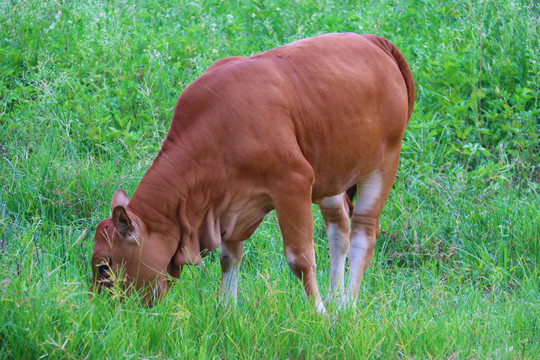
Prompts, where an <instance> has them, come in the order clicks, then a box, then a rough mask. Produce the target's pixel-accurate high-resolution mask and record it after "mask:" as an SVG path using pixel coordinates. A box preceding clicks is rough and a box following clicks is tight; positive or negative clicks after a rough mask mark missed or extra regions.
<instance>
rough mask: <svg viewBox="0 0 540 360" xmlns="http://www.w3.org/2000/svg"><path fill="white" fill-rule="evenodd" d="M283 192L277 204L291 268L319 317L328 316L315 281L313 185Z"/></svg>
mask: <svg viewBox="0 0 540 360" xmlns="http://www.w3.org/2000/svg"><path fill="white" fill-rule="evenodd" d="M287 188H288V189H290V190H291V191H290V192H288V191H286V190H287V189H285V188H281V191H280V195H279V198H278V200H277V201H275V203H274V207H275V209H276V213H277V217H278V222H279V226H280V229H281V233H282V235H283V247H284V251H285V258H286V259H287V264H288V265H289V267H290V268H291V270H292V272H293V273H294V275H296V277H297V278H298V279H299V280H300V281H301V282H302V285H303V287H304V291H305V293H306V296H307V298H308V301H311V302H313V305H314V306H315V309H316V310H317V312H319V313H323V314H324V313H326V309H325V307H324V304H323V302H322V300H321V296H320V294H319V289H318V287H317V282H316V279H315V274H316V267H317V266H316V263H315V250H314V248H313V214H312V209H311V182H307V181H306V182H305V183H302V182H298V183H295V182H293V181H291V182H289V183H288V184H287Z"/></svg>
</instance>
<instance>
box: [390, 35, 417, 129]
mask: <svg viewBox="0 0 540 360" xmlns="http://www.w3.org/2000/svg"><path fill="white" fill-rule="evenodd" d="M384 40H385V41H386V43H387V46H388V50H390V53H391V54H392V56H393V57H394V59H395V60H396V63H397V65H398V67H399V70H400V71H401V75H403V79H404V80H405V86H406V87H407V100H408V101H409V114H408V116H407V120H409V119H410V118H411V114H412V112H413V108H414V95H415V87H414V79H413V75H412V72H411V69H410V68H409V64H407V61H406V60H405V57H404V56H403V54H402V53H401V51H399V49H398V48H397V47H396V46H395V45H394V44H392V43H391V42H390V41H388V40H386V39H384Z"/></svg>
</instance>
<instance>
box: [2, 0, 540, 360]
mask: <svg viewBox="0 0 540 360" xmlns="http://www.w3.org/2000/svg"><path fill="white" fill-rule="evenodd" d="M539 21H540V6H539V5H538V3H537V2H536V1H533V0H530V1H526V0H513V1H510V0H500V1H490V0H484V1H476V0H468V1H467V0H455V1H435V0H423V1H422V0H395V1H391V0H383V1H374V2H372V4H369V3H368V2H358V1H338V0H335V1H334V0H314V1H307V0H296V1H285V0H271V1H267V0H259V1H247V0H244V1H241V0H230V1H227V0H223V1H218V0H208V1H184V0H179V1H170V0H160V1H156V0H146V1H69V0H66V1H49V0H42V1H34V0H26V1H25V0H21V1H10V0H7V1H2V2H1V3H0V274H1V275H0V358H2V359H38V358H39V359H48V358H52V359H56V358H74V359H83V358H84V359H102V358H107V359H118V358H129V359H132V358H141V359H169V358H171V359H192V358H199V359H206V358H224V359H232V358H240V359H254V358H264V359H268V358H277V359H287V358H290V359H312V358H320V359H334V358H335V359H363V358H381V359H409V358H410V359H538V358H540V316H539V314H540V198H539V194H538V191H539V183H540V167H539V164H540V146H539V133H540V122H539V117H540V110H539V105H540V104H539V92H540V56H539V53H540V47H539V36H538V35H539V34H538V31H539ZM346 31H352V32H358V33H375V34H378V35H382V36H385V37H386V38H388V39H389V40H391V41H392V42H393V43H394V44H396V46H397V47H398V48H399V49H400V50H401V51H402V52H403V54H404V55H405V58H406V59H407V60H408V62H409V64H410V67H411V69H412V72H413V75H414V77H415V81H416V89H417V94H416V105H415V111H414V113H413V115H412V118H411V120H410V123H409V126H408V128H407V131H406V134H405V139H404V143H403V151H402V158H401V163H400V170H399V173H398V177H397V179H396V183H395V186H394V189H393V191H392V193H391V195H390V198H389V200H388V202H387V204H386V206H385V209H384V211H383V214H382V216H381V229H382V230H383V231H382V233H381V234H380V235H379V238H378V240H377V246H376V250H375V257H374V259H373V261H372V263H371V266H370V268H369V269H368V271H367V273H366V276H365V277H364V280H363V282H362V284H361V288H360V295H359V301H358V304H357V306H356V307H355V308H353V309H350V310H347V311H342V312H337V311H332V309H330V310H331V311H330V313H329V314H328V315H327V316H319V315H317V314H316V313H315V312H314V311H313V310H312V309H311V308H310V307H309V306H308V304H307V303H306V302H305V301H304V297H303V291H302V289H301V286H300V285H299V284H298V282H297V280H296V278H295V277H294V275H293V274H292V273H291V271H290V270H289V268H288V266H287V264H286V261H285V257H284V255H283V249H282V244H281V234H280V232H279V228H278V225H277V219H276V217H275V214H274V213H271V214H269V215H268V216H267V218H266V219H265V221H264V222H263V224H262V225H261V227H260V228H259V229H258V230H257V232H256V233H255V235H254V236H253V237H252V239H250V240H249V241H248V242H246V251H245V255H244V260H243V264H242V267H241V275H240V281H239V298H238V304H237V306H230V305H227V304H222V303H220V302H219V283H220V279H221V273H220V266H219V254H218V253H212V254H211V255H210V256H209V257H207V258H206V259H205V260H204V262H203V265H202V266H200V267H192V268H190V269H188V270H185V271H184V274H183V275H182V278H181V279H180V280H179V281H178V282H177V283H176V284H175V285H174V287H173V289H172V291H171V292H170V293H169V295H168V296H167V297H166V298H165V300H164V301H162V302H161V303H160V304H158V305H157V306H156V307H154V308H151V309H147V308H144V307H143V306H141V303H140V301H139V299H138V298H137V297H135V296H132V297H129V298H127V299H126V300H125V301H124V302H122V303H120V302H119V301H118V299H117V298H116V297H117V296H118V295H119V294H118V293H115V294H113V296H97V297H94V299H92V300H89V297H88V294H89V287H90V280H91V268H90V256H91V254H92V248H93V235H94V231H95V228H96V225H97V224H98V223H99V221H101V220H102V219H103V218H105V217H107V216H109V214H110V199H111V196H112V194H113V192H114V190H115V189H117V188H119V187H120V188H123V189H125V190H126V191H127V192H128V194H130V195H131V194H133V191H134V190H135V188H136V186H137V184H138V181H139V180H140V179H141V177H142V176H143V174H144V173H145V171H146V169H147V168H148V167H149V166H150V164H151V163H152V160H153V158H154V157H155V155H156V154H157V151H158V150H159V147H160V143H161V140H163V139H164V136H165V133H166V131H167V129H168V126H169V122H170V119H171V116H172V110H173V107H174V105H175V103H176V99H177V97H178V95H179V94H180V93H181V92H182V90H183V89H184V88H185V87H186V86H187V85H188V84H189V83H190V82H192V81H193V80H194V79H195V78H196V77H197V76H198V75H200V74H201V73H202V72H203V71H204V70H205V69H206V68H207V67H208V66H209V65H211V64H212V63H213V62H214V61H216V60H218V59H220V58H222V57H226V56H231V55H251V54H254V53H257V52H262V51H264V50H267V49H270V48H273V47H276V46H279V45H282V44H286V43H288V42H291V41H294V40H296V39H300V38H303V37H308V36H314V35H317V34H321V33H325V32H346ZM313 210H314V214H315V219H316V226H315V234H314V239H315V250H316V254H317V264H318V269H317V270H318V274H317V276H318V283H319V288H320V289H321V291H322V294H323V296H324V295H325V294H326V293H327V289H328V277H329V259H328V251H327V249H328V245H327V240H326V235H325V232H324V227H323V222H322V218H321V216H320V214H319V212H318V209H317V208H316V207H315V206H314V208H313Z"/></svg>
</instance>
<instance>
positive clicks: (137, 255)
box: [91, 190, 171, 306]
mask: <svg viewBox="0 0 540 360" xmlns="http://www.w3.org/2000/svg"><path fill="white" fill-rule="evenodd" d="M128 203H129V197H128V196H127V194H126V193H125V192H124V191H123V190H117V191H116V192H115V193H114V195H113V199H112V203H111V209H112V214H111V216H110V217H108V218H106V219H105V220H103V221H102V222H100V223H99V225H98V227H97V229H96V235H95V238H94V254H93V256H92V272H93V278H92V288H91V292H92V293H100V292H101V290H102V289H103V288H112V287H113V286H114V287H117V288H118V287H119V288H121V289H125V290H133V289H136V290H141V291H142V295H143V296H144V302H145V304H146V305H149V306H151V305H152V304H153V303H154V302H155V301H156V300H159V299H160V298H161V297H162V296H163V295H164V294H165V293H166V291H167V289H168V282H167V281H166V277H167V270H168V267H169V266H168V265H169V263H170V261H171V257H170V255H169V256H167V253H168V252H167V251H165V249H163V248H162V246H163V245H162V243H161V242H160V241H159V239H157V238H156V237H159V235H157V234H153V233H152V232H150V231H149V230H148V227H147V226H146V224H145V223H144V222H143V220H142V219H141V218H139V217H138V216H137V215H136V214H134V213H133V212H132V211H130V210H129V209H128V206H127V205H128Z"/></svg>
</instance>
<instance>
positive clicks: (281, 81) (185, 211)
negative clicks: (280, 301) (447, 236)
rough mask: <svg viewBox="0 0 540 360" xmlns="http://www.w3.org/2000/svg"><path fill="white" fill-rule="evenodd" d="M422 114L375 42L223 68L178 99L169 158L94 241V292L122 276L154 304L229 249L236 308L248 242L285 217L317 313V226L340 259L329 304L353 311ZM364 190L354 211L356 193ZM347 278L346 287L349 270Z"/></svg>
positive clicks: (167, 144)
mask: <svg viewBox="0 0 540 360" xmlns="http://www.w3.org/2000/svg"><path fill="white" fill-rule="evenodd" d="M413 104H414V82H413V78H412V74H411V71H410V69H409V66H408V65H407V62H406V61H405V59H404V58H403V55H402V54H401V53H400V52H399V50H398V49H397V48H396V47H395V46H394V45H393V44H392V43H390V42H389V41H388V40H386V39H384V38H382V37H378V36H375V35H358V34H353V33H348V34H326V35H321V36H317V37H313V38H308V39H303V40H299V41H296V42H293V43H291V44H289V45H285V46H282V47H278V48H276V49H273V50H269V51H267V52H264V53H262V54H257V55H254V56H251V57H230V58H226V59H221V60H219V61H217V62H216V63H215V64H213V65H212V66H210V68H209V69H208V70H207V71H206V72H205V73H204V74H202V75H201V76H200V77H199V78H197V79H196V80H195V81H194V82H193V83H192V84H190V85H189V86H188V87H187V88H186V89H185V90H184V92H183V93H182V94H181V95H180V98H179V99H178V102H177V105H176V108H175V110H174V114H173V118H172V122H171V126H170V129H169V131H168V133H167V138H166V139H165V141H164V142H163V146H162V148H161V150H160V152H159V154H158V156H157V157H156V159H155V160H154V162H153V164H152V166H151V167H150V169H149V170H148V172H147V173H146V174H145V175H144V177H143V178H142V180H141V182H140V184H139V185H138V187H137V189H136V190H135V193H134V194H133V197H132V198H131V200H130V199H129V198H128V196H127V195H126V193H125V192H124V191H122V190H117V191H116V192H115V194H114V196H113V198H112V215H111V217H109V218H107V219H105V220H103V221H102V222H101V223H100V224H99V225H98V227H97V231H96V236H95V244H94V255H93V257H92V268H93V271H94V279H93V288H94V290H95V288H96V287H98V288H99V287H100V286H102V285H105V286H107V285H109V284H110V276H111V275H112V273H116V272H117V271H118V269H119V268H123V271H124V273H125V276H126V278H125V279H126V281H127V283H128V285H129V286H134V287H135V288H137V289H144V290H145V294H146V298H147V300H148V301H150V302H153V300H154V299H159V298H161V296H162V295H163V294H164V293H165V292H166V290H167V289H168V286H169V283H168V281H167V274H168V275H171V276H172V277H176V278H178V277H179V276H180V272H181V269H182V267H183V266H184V265H198V264H200V263H201V258H202V257H204V256H205V255H206V254H207V253H208V252H209V251H212V250H215V249H216V248H217V247H218V246H219V247H220V249H221V255H220V262H221V268H222V271H223V274H222V284H221V288H222V291H223V296H224V297H225V298H235V297H236V288H237V272H238V268H239V266H240V262H241V259H242V252H243V247H244V240H246V239H248V238H249V237H250V236H251V234H252V233H253V232H254V231H255V229H256V228H257V227H258V225H259V224H260V223H261V221H262V220H263V218H264V216H265V215H266V214H267V213H268V212H269V211H271V210H273V209H275V210H276V212H277V217H278V221H279V226H280V229H281V233H282V235H283V247H284V250H285V258H286V259H287V263H288V264H289V266H290V268H291V270H292V271H293V273H294V274H295V275H296V276H297V277H298V279H299V280H300V281H301V282H302V284H303V286H304V290H305V292H306V294H307V296H308V298H309V299H311V301H312V302H313V304H314V306H315V307H316V309H317V310H318V311H319V312H325V307H324V305H323V302H322V301H321V297H320V295H319V290H318V288H317V283H316V281H315V252H314V248H313V214H312V209H311V203H312V202H313V203H316V204H318V205H319V207H320V209H321V213H322V215H323V217H324V220H325V226H326V231H327V234H328V238H329V247H330V293H331V294H330V295H331V296H332V297H333V298H334V301H335V302H336V303H337V305H338V306H340V307H342V306H348V305H352V304H354V302H355V301H356V296H357V293H358V287H359V283H360V280H361V278H362V275H363V274H364V271H365V270H366V267H367V266H368V264H369V262H370V261H371V259H372V257H373V249H374V246H375V238H376V236H377V234H378V231H379V229H378V223H379V214H380V213H381V210H382V208H383V205H384V203H385V201H386V199H387V197H388V194H389V193H390V189H391V188H392V184H393V182H394V179H395V177H396V172H397V169H398V162H399V156H400V149H401V142H402V138H403V133H404V130H405V127H406V125H407V123H408V121H409V118H410V116H411V112H412V110H413ZM354 185H355V186H356V197H357V199H356V205H354V208H353V209H352V211H350V209H349V205H350V202H348V197H347V195H346V194H345V192H346V191H347V190H348V189H349V188H350V187H351V186H354ZM347 254H348V257H349V265H350V275H349V281H348V285H347V287H346V288H345V285H344V278H345V275H344V269H345V261H346V257H347Z"/></svg>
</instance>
